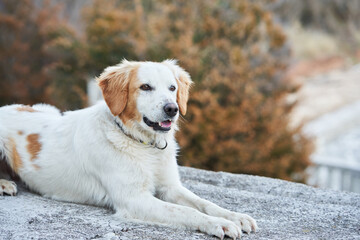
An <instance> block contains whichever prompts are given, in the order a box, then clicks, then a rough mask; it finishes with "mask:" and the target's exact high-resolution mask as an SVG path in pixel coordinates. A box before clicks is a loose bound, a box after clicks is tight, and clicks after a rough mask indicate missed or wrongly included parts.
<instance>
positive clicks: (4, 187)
mask: <svg viewBox="0 0 360 240" xmlns="http://www.w3.org/2000/svg"><path fill="white" fill-rule="evenodd" d="M4 193H5V194H7V195H10V196H15V195H16V193H17V187H16V184H15V183H14V182H12V181H8V180H4V179H0V196H2V195H4Z"/></svg>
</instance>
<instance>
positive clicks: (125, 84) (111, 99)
mask: <svg viewBox="0 0 360 240" xmlns="http://www.w3.org/2000/svg"><path fill="white" fill-rule="evenodd" d="M139 66H140V65H139V63H138V62H128V61H126V60H124V61H122V63H121V64H119V65H116V66H112V67H108V68H106V69H105V70H104V72H103V73H102V74H101V75H100V77H99V78H98V79H97V81H98V84H99V87H100V88H101V91H102V94H103V96H104V99H105V102H106V104H107V105H108V107H109V109H110V111H111V113H112V114H113V115H114V116H118V115H120V114H121V113H122V112H123V111H124V110H125V107H126V105H127V103H128V95H129V86H130V82H131V81H130V80H131V78H132V76H133V73H134V72H136V71H137V69H138V68H139Z"/></svg>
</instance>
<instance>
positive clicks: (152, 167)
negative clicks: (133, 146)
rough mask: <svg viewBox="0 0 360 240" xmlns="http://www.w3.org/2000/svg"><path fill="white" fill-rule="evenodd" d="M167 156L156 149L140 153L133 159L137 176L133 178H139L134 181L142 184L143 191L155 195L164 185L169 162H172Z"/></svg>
mask: <svg viewBox="0 0 360 240" xmlns="http://www.w3.org/2000/svg"><path fill="white" fill-rule="evenodd" d="M167 154H169V153H167ZM167 154H166V153H165V152H162V151H161V152H160V151H159V150H156V149H145V151H141V150H140V151H138V154H136V155H135V157H133V159H132V160H133V161H132V164H134V168H135V171H136V172H137V174H135V175H134V176H132V177H133V178H137V179H134V180H136V181H138V182H139V183H140V184H141V190H144V191H150V192H152V193H153V194H155V192H156V189H157V188H158V187H159V186H161V185H162V182H163V179H164V171H165V172H166V169H167V167H168V163H167V162H168V161H169V160H170V158H167Z"/></svg>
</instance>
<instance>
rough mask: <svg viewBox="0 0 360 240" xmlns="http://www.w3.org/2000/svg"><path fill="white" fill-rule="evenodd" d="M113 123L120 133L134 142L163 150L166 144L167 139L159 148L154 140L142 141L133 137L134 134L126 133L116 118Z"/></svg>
mask: <svg viewBox="0 0 360 240" xmlns="http://www.w3.org/2000/svg"><path fill="white" fill-rule="evenodd" d="M115 124H116V125H117V126H118V127H119V128H120V130H121V131H122V133H123V134H124V135H125V136H127V137H128V138H130V139H132V140H134V141H136V142H139V143H142V144H144V145H146V146H150V147H153V148H157V149H160V150H164V149H165V148H166V147H167V146H168V143H167V141H165V147H162V148H160V147H159V146H158V145H157V143H156V142H155V141H152V142H144V141H143V140H141V139H137V138H135V137H134V136H132V135H130V134H128V133H126V132H125V130H124V128H123V127H122V126H121V125H120V123H118V122H117V121H116V119H115Z"/></svg>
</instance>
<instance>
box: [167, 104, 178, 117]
mask: <svg viewBox="0 0 360 240" xmlns="http://www.w3.org/2000/svg"><path fill="white" fill-rule="evenodd" d="M164 111H165V113H166V115H168V116H169V117H174V116H175V115H176V114H177V112H178V111H179V108H178V107H177V106H176V104H175V103H167V104H165V106H164Z"/></svg>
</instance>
